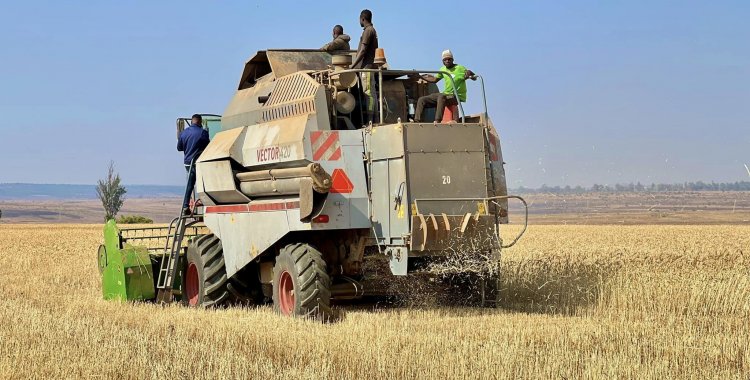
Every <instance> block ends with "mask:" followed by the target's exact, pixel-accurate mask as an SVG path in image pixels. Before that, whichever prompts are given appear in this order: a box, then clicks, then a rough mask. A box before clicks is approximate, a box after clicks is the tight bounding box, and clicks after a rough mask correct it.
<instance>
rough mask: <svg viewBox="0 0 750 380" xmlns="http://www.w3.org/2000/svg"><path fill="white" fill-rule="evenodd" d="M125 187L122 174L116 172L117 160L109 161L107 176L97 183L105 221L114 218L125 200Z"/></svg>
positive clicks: (97, 193) (97, 191) (97, 192)
mask: <svg viewBox="0 0 750 380" xmlns="http://www.w3.org/2000/svg"><path fill="white" fill-rule="evenodd" d="M126 192H127V190H125V187H124V186H122V185H121V184H120V174H118V173H115V162H114V161H110V162H109V170H108V171H107V178H105V179H100V180H99V182H98V183H97V185H96V195H98V196H99V200H101V201H102V206H104V221H105V222H106V221H108V220H110V219H114V218H115V216H116V215H117V213H118V212H119V211H120V207H122V203H123V202H124V201H125V193H126Z"/></svg>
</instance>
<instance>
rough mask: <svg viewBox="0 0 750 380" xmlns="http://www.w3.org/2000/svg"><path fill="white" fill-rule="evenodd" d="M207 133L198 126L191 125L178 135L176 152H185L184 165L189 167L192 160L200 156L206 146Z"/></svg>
mask: <svg viewBox="0 0 750 380" xmlns="http://www.w3.org/2000/svg"><path fill="white" fill-rule="evenodd" d="M208 141H209V140H208V131H207V130H205V129H203V128H202V127H201V126H200V125H196V124H191V125H190V126H189V127H187V128H185V130H184V131H182V133H180V138H179V139H177V150H178V151H180V152H185V165H190V163H191V162H193V159H197V158H198V156H200V155H201V153H202V152H203V149H206V147H207V146H208Z"/></svg>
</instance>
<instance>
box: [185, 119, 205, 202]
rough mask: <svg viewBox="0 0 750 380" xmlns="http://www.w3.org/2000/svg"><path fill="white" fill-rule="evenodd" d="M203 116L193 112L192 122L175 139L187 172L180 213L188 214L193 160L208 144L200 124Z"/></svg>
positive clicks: (192, 183)
mask: <svg viewBox="0 0 750 380" xmlns="http://www.w3.org/2000/svg"><path fill="white" fill-rule="evenodd" d="M202 123H203V118H202V117H201V115H198V114H195V115H193V117H192V124H190V126H189V127H187V128H185V130H184V131H182V133H180V138H178V139H177V151H179V152H184V153H185V160H184V161H183V163H184V164H185V170H186V171H187V173H188V181H187V187H186V188H185V197H184V198H183V203H182V213H183V214H184V215H190V214H191V213H192V211H191V210H190V197H191V196H192V195H193V188H195V166H194V162H195V161H196V160H197V159H198V157H199V156H200V155H201V153H203V150H204V149H206V147H207V146H208V141H209V140H208V131H207V130H205V129H203V126H202V125H201V124H202Z"/></svg>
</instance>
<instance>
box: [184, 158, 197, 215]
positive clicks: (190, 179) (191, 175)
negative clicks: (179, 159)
mask: <svg viewBox="0 0 750 380" xmlns="http://www.w3.org/2000/svg"><path fill="white" fill-rule="evenodd" d="M185 171H186V172H187V187H186V188H185V197H184V198H182V208H187V207H190V197H192V196H193V189H195V168H193V170H190V165H185Z"/></svg>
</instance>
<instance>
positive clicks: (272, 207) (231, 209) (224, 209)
mask: <svg viewBox="0 0 750 380" xmlns="http://www.w3.org/2000/svg"><path fill="white" fill-rule="evenodd" d="M295 208H299V201H294V202H279V203H257V204H252V203H251V204H249V205H226V206H206V214H216V213H237V212H259V211H281V210H291V209H295Z"/></svg>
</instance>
